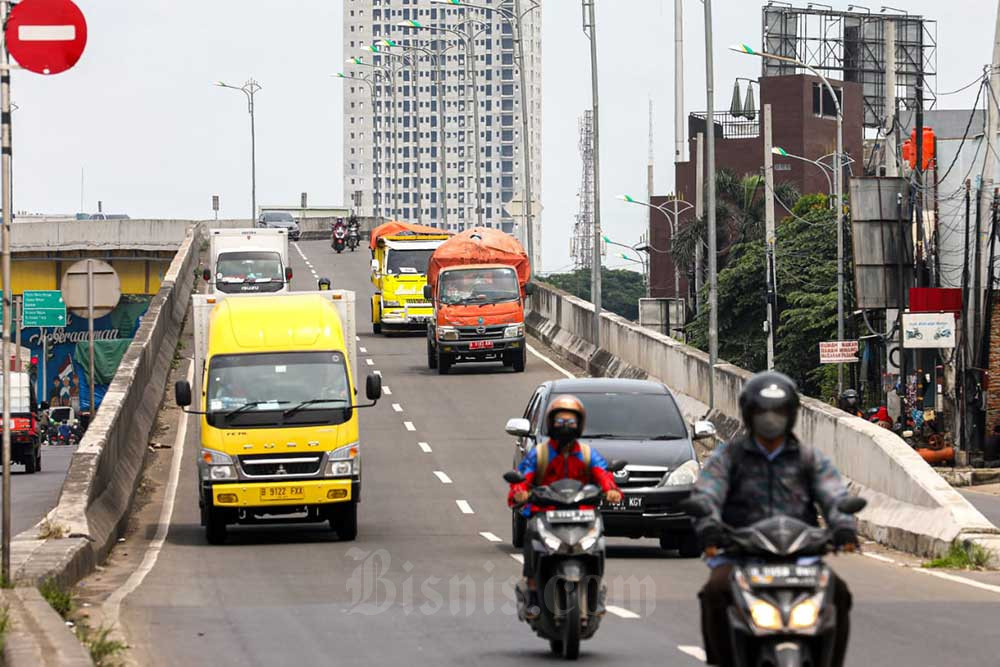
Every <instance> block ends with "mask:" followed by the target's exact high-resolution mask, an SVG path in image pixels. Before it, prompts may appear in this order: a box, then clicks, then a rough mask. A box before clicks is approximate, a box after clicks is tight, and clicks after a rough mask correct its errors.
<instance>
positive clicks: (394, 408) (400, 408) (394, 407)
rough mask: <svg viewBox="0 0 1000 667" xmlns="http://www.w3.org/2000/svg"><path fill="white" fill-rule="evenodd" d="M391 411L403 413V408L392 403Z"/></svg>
mask: <svg viewBox="0 0 1000 667" xmlns="http://www.w3.org/2000/svg"><path fill="white" fill-rule="evenodd" d="M392 410H393V412H402V411H403V406H402V405H400V404H399V403H393V404H392Z"/></svg>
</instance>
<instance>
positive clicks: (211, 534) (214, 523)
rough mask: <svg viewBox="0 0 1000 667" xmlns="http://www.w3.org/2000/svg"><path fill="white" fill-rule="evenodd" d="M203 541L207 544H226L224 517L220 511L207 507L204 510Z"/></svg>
mask: <svg viewBox="0 0 1000 667" xmlns="http://www.w3.org/2000/svg"><path fill="white" fill-rule="evenodd" d="M204 511H205V539H206V540H208V543H209V544H225V543H226V517H225V514H223V513H222V512H221V511H219V510H217V509H215V508H213V507H208V508H206V509H205V510H204Z"/></svg>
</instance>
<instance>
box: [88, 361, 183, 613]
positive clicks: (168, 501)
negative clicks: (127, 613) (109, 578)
mask: <svg viewBox="0 0 1000 667" xmlns="http://www.w3.org/2000/svg"><path fill="white" fill-rule="evenodd" d="M187 381H188V384H191V383H192V382H194V362H193V361H192V362H191V363H190V365H189V366H188V373H187ZM187 425H188V414H187V413H186V412H182V413H181V418H180V422H179V423H178V424H177V437H176V438H175V439H174V449H173V456H172V458H171V460H170V476H169V477H168V478H167V488H166V490H165V492H164V494H163V506H162V507H161V508H160V521H159V524H158V525H157V526H156V534H155V535H154V536H153V541H152V542H150V543H149V546H148V547H147V548H146V553H145V555H144V556H143V557H142V563H141V564H140V565H139V568H138V569H137V570H135V572H133V573H132V574H131V575H129V578H128V579H126V580H125V583H124V584H122V585H121V587H120V588H118V590H116V591H115V592H113V593H112V594H111V596H110V597H108V599H107V600H105V601H104V605H103V608H104V616H105V618H107V619H108V620H109V621H110V622H111V623H112V625H111V627H118V614H119V611H120V609H121V605H122V600H124V599H125V598H126V597H128V595H129V594H130V593H132V592H133V591H134V590H135V589H137V588H139V586H141V585H142V582H143V580H144V579H145V578H146V575H148V574H149V573H150V571H152V569H153V567H154V566H155V565H156V559H157V558H159V557H160V551H161V550H162V549H163V543H164V542H166V540H167V533H168V532H169V531H170V522H171V521H172V520H173V516H174V498H175V497H176V496H177V483H178V481H179V480H180V472H181V461H183V460H184V441H185V440H186V439H187Z"/></svg>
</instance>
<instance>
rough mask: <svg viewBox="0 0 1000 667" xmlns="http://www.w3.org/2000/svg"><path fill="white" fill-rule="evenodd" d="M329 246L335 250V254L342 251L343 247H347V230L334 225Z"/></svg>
mask: <svg viewBox="0 0 1000 667" xmlns="http://www.w3.org/2000/svg"><path fill="white" fill-rule="evenodd" d="M330 247H331V248H333V249H334V250H336V251H337V254H340V253H342V252H344V248H345V247H347V230H345V229H344V228H343V227H334V228H333V239H332V241H331V243H330Z"/></svg>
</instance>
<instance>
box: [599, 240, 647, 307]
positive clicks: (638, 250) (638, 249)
mask: <svg viewBox="0 0 1000 667" xmlns="http://www.w3.org/2000/svg"><path fill="white" fill-rule="evenodd" d="M601 238H603V239H604V242H605V243H607V244H608V245H613V246H618V247H619V248H625V249H626V250H631V251H632V252H634V253H635V254H636V255H638V256H639V260H635V259H633V258H631V257H629V256H627V255H625V254H620V256H621V257H622V258H624V259H627V260H630V261H633V262H636V261H638V263H639V264H641V265H642V275H643V277H644V278H646V277H647V276H649V266H648V263H647V261H646V260H645V259H643V253H647V254H648V252H649V250H651V249H652V247H651V246H649V245H639V244H636V245H634V246H632V245H626V244H624V243H618V242H617V241H612V240H611V239H610V238H609V237H608V236H606V235H605V236H602V237H601ZM646 287H647V291H646V295H647V296H648V295H649V282H648V278H647V282H646Z"/></svg>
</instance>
